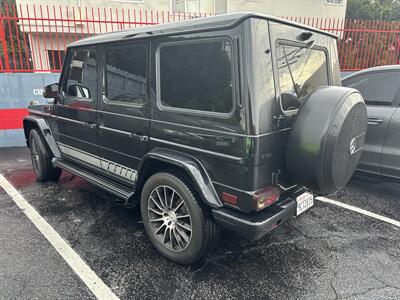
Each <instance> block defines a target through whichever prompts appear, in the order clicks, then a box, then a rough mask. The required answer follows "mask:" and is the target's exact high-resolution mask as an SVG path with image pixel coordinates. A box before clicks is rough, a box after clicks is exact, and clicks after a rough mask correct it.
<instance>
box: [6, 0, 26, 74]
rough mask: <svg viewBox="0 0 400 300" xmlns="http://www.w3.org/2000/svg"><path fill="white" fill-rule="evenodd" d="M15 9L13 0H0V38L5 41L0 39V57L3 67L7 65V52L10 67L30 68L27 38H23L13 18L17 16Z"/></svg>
mask: <svg viewBox="0 0 400 300" xmlns="http://www.w3.org/2000/svg"><path fill="white" fill-rule="evenodd" d="M16 9H17V8H16V6H15V0H0V13H1V19H0V21H1V27H2V29H3V30H2V32H1V33H0V34H3V36H0V38H3V39H4V40H5V43H3V41H2V43H1V44H0V58H1V59H2V65H3V68H5V67H6V65H7V62H6V55H5V53H7V56H8V65H9V66H10V69H28V68H32V63H31V58H30V54H29V53H30V50H29V40H28V39H27V38H25V40H24V35H23V33H22V32H21V29H20V27H19V25H18V23H17V20H16V19H15V18H14V17H15V16H18V14H17V11H16ZM25 48H27V49H25ZM13 53H14V54H13ZM22 53H23V54H22Z"/></svg>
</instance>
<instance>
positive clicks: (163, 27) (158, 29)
mask: <svg viewBox="0 0 400 300" xmlns="http://www.w3.org/2000/svg"><path fill="white" fill-rule="evenodd" d="M248 18H259V19H266V20H272V21H275V22H279V23H282V24H286V25H289V26H294V27H298V28H304V29H307V30H310V31H314V32H318V33H321V34H324V35H328V36H331V37H334V38H337V36H336V35H334V34H332V33H329V32H326V31H322V30H319V29H317V28H312V27H309V26H306V25H303V24H300V23H296V22H292V21H289V20H285V19H281V18H277V17H273V16H269V15H264V14H259V13H254V12H240V13H232V14H224V15H217V16H211V17H203V18H196V19H190V20H185V21H180V22H174V23H165V24H159V25H152V26H146V27H140V28H133V29H126V30H121V31H114V32H108V33H104V34H99V35H94V36H91V37H88V38H85V39H81V40H78V41H76V42H73V43H71V44H70V45H69V47H75V46H83V45H94V44H100V43H108V42H115V41H121V40H125V39H135V38H143V37H153V36H159V35H169V34H180V33H191V32H197V31H211V30H220V29H225V28H230V27H234V26H237V25H238V24H239V23H241V22H243V21H244V20H245V19H248Z"/></svg>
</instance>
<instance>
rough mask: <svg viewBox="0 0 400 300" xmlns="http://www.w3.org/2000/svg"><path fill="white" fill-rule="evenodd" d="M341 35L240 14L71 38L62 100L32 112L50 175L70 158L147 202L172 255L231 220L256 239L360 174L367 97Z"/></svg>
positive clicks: (43, 172) (182, 258) (158, 241)
mask: <svg viewBox="0 0 400 300" xmlns="http://www.w3.org/2000/svg"><path fill="white" fill-rule="evenodd" d="M336 47H337V45H336V37H335V36H334V35H332V34H330V33H328V32H323V31H320V30H317V29H314V28H310V27H306V26H304V25H301V24H297V23H293V22H289V21H286V20H282V19H279V18H275V17H271V16H266V15H260V14H255V13H237V14H229V15H221V16H215V17H208V18H200V19H193V20H189V21H183V22H179V23H172V24H164V25H155V26H151V27H146V28H137V29H129V30H125V31H119V32H113V33H106V34H101V35H97V36H93V37H89V38H86V39H83V40H80V41H76V42H74V43H72V44H71V45H69V46H68V49H67V52H66V58H65V60H64V64H63V69H62V73H61V76H60V80H59V83H57V84H51V85H48V86H47V87H45V90H44V96H45V97H47V98H52V99H54V103H53V104H49V105H39V106H32V107H30V108H29V112H30V115H29V116H27V117H26V118H25V119H24V130H25V136H26V140H27V145H28V147H29V148H30V151H31V156H32V163H33V168H34V171H35V173H36V176H37V179H38V180H39V181H46V180H56V179H58V178H59V176H60V174H61V169H64V170H67V171H68V172H71V173H73V174H76V175H78V176H81V177H83V178H85V179H86V180H88V181H90V182H92V183H93V184H95V185H97V186H99V187H101V188H102V189H104V190H106V191H108V192H110V193H112V194H114V195H115V196H116V197H118V198H120V199H123V201H125V202H126V203H127V204H131V205H132V206H140V209H141V216H142V220H143V224H144V227H145V230H146V232H147V235H148V237H149V238H150V241H151V242H152V244H153V245H154V247H155V248H156V249H157V250H158V251H159V252H160V253H161V254H163V255H164V256H165V257H167V258H168V259H170V260H172V261H175V262H178V263H192V262H194V261H196V260H198V259H199V258H200V257H202V256H203V255H204V254H205V253H206V252H207V251H208V250H209V249H210V248H211V247H212V246H213V245H214V244H215V242H216V240H217V237H218V233H219V230H220V228H222V229H225V230H229V231H232V232H235V233H238V234H241V235H243V236H244V237H247V238H250V239H257V238H260V237H262V236H263V235H265V234H266V233H268V232H269V231H271V230H273V229H274V228H276V227H278V226H279V225H281V224H282V223H284V222H285V221H286V220H288V219H290V218H292V217H294V216H297V215H299V214H301V213H303V212H304V211H305V210H307V209H309V208H310V207H311V206H312V205H313V201H314V196H315V195H325V194H329V193H333V192H335V191H337V190H338V189H340V188H341V187H343V186H344V185H345V184H346V183H347V182H348V180H349V179H350V177H351V175H352V173H353V171H354V170H355V167H356V165H357V162H358V160H359V157H360V150H361V149H362V146H363V144H364V137H365V133H366V125H367V113H366V108H365V104H364V101H363V99H362V97H361V95H360V94H359V93H358V92H357V91H356V90H354V89H349V88H344V87H341V86H340V84H341V83H340V70H339V64H338V56H337V48H336Z"/></svg>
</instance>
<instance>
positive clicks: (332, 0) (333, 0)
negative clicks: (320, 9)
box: [325, 0, 343, 5]
mask: <svg viewBox="0 0 400 300" xmlns="http://www.w3.org/2000/svg"><path fill="white" fill-rule="evenodd" d="M325 3H326V4H329V5H343V0H325Z"/></svg>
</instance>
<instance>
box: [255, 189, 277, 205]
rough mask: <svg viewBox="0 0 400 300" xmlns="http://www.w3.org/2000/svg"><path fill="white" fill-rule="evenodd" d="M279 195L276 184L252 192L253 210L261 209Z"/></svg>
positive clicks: (275, 199)
mask: <svg viewBox="0 0 400 300" xmlns="http://www.w3.org/2000/svg"><path fill="white" fill-rule="evenodd" d="M279 196H280V189H279V188H278V187H276V186H269V187H267V188H265V189H262V190H259V191H257V192H255V193H254V194H253V202H254V206H255V210H257V211H258V210H262V209H264V208H266V207H268V206H270V205H272V204H274V203H275V202H276V201H278V199H279Z"/></svg>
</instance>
